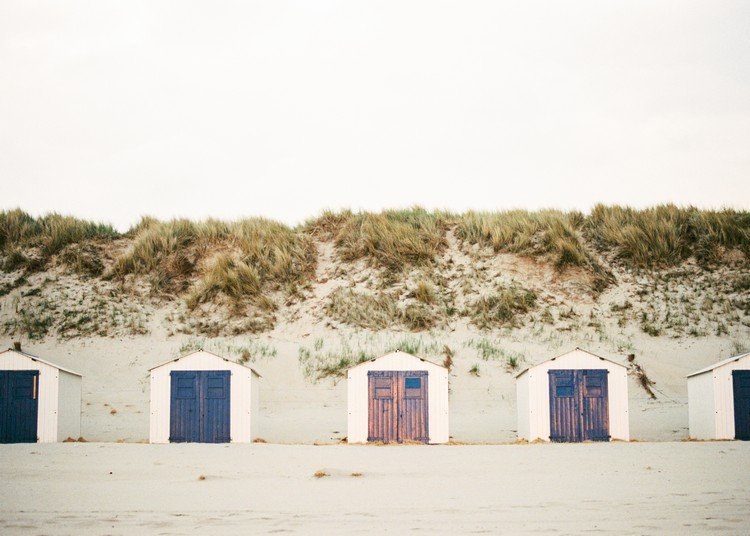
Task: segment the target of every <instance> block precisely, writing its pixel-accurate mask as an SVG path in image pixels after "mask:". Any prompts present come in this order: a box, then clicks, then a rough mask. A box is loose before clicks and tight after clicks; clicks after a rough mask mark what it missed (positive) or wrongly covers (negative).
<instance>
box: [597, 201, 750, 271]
mask: <svg viewBox="0 0 750 536" xmlns="http://www.w3.org/2000/svg"><path fill="white" fill-rule="evenodd" d="M586 230H587V232H588V234H589V235H590V236H591V238H592V239H593V240H594V241H595V242H596V243H597V244H598V245H599V246H601V247H604V248H607V249H611V250H613V251H614V253H615V255H616V256H617V257H618V258H620V259H626V260H629V261H631V262H633V263H634V264H635V265H637V266H674V265H676V264H679V263H681V262H683V261H684V260H686V259H687V258H689V257H691V256H693V257H695V258H696V260H698V261H699V262H700V263H702V264H711V263H717V262H719V261H721V259H722V256H723V254H724V253H725V252H726V251H728V250H731V249H739V250H741V251H743V252H744V254H745V255H746V256H747V255H749V254H750V213H748V212H741V211H735V210H728V209H727V210H721V211H713V210H699V209H697V208H695V207H686V208H681V207H677V206H675V205H660V206H657V207H653V208H647V209H643V210H637V209H633V208H630V207H621V206H609V207H608V206H604V205H597V206H596V207H594V209H593V210H592V212H591V215H590V216H589V218H588V220H587V222H586Z"/></svg>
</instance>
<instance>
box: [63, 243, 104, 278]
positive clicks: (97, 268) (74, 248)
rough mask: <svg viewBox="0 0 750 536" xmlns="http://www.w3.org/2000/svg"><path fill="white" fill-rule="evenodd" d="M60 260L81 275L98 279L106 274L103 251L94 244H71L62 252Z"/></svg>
mask: <svg viewBox="0 0 750 536" xmlns="http://www.w3.org/2000/svg"><path fill="white" fill-rule="evenodd" d="M58 259H59V261H60V262H61V263H62V264H63V265H64V266H66V267H67V268H68V269H69V270H71V271H72V272H74V273H76V274H79V275H83V276H87V277H97V276H100V275H101V274H102V273H103V272H104V263H103V262H102V251H101V249H100V248H97V247H96V246H94V245H93V244H86V243H84V244H70V245H69V246H67V247H66V248H65V249H63V250H62V252H61V253H60V255H59V257H58Z"/></svg>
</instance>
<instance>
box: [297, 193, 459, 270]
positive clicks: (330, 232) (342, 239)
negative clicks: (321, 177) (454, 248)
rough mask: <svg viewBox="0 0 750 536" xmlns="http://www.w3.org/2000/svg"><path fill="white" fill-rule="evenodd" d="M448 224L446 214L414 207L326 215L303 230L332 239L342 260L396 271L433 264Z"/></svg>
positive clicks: (443, 243)
mask: <svg viewBox="0 0 750 536" xmlns="http://www.w3.org/2000/svg"><path fill="white" fill-rule="evenodd" d="M448 225H449V215H448V214H446V213H442V212H429V211H427V210H425V209H422V208H419V207H415V208H411V209H405V210H386V211H383V212H379V213H370V212H363V213H356V214H355V213H352V212H351V211H344V212H341V213H332V212H327V213H324V214H323V215H322V216H321V217H319V218H317V219H315V220H312V221H310V222H308V223H307V224H306V226H305V229H306V230H307V231H308V232H310V233H313V234H318V235H321V234H322V235H327V236H331V237H333V239H334V240H335V243H336V247H337V248H338V251H339V253H340V255H341V258H342V259H343V260H344V261H355V260H359V259H365V260H367V261H369V262H370V263H371V264H373V265H375V266H378V267H381V268H385V269H388V270H392V271H398V270H400V269H401V268H403V267H404V266H419V265H424V264H428V263H430V262H432V261H434V259H435V258H436V257H437V256H438V255H439V254H440V253H441V252H442V251H443V250H444V248H445V246H446V245H447V242H446V239H445V231H446V229H447V226H448Z"/></svg>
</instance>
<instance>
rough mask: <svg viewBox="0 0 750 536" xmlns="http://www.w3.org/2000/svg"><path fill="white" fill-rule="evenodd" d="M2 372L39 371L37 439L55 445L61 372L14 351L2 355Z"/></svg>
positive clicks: (0, 362)
mask: <svg viewBox="0 0 750 536" xmlns="http://www.w3.org/2000/svg"><path fill="white" fill-rule="evenodd" d="M0 370H38V371H39V384H38V385H37V397H38V400H39V405H38V407H39V413H38V417H37V426H36V430H37V437H38V438H39V442H40V443H55V442H56V441H57V439H58V438H57V418H58V415H57V407H58V406H57V404H58V385H59V383H58V379H59V375H60V371H59V370H58V369H56V368H55V367H53V366H50V365H47V364H45V363H42V362H41V361H36V360H34V359H31V358H30V357H28V356H26V355H24V354H21V353H18V352H15V351H13V350H8V351H6V352H3V353H0ZM79 408H80V406H79ZM79 419H80V413H79Z"/></svg>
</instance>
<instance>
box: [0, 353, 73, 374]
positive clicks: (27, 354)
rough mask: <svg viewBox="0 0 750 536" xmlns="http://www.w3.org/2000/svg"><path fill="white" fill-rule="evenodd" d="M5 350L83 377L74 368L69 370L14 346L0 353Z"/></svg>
mask: <svg viewBox="0 0 750 536" xmlns="http://www.w3.org/2000/svg"><path fill="white" fill-rule="evenodd" d="M6 352H13V353H16V354H21V355H22V356H24V357H28V358H29V359H31V360H32V361H39V362H40V363H44V364H45V365H48V366H50V367H52V368H56V369H57V370H62V371H63V372H67V373H68V374H72V375H73V376H78V377H80V378H83V374H81V373H79V372H76V371H75V370H70V369H67V368H65V367H61V366H60V365H55V364H54V363H50V362H49V361H47V360H45V359H42V358H41V357H39V356H35V355H33V354H30V353H28V352H24V351H23V350H16V349H15V348H8V349H7V350H3V351H2V352H0V354H4V353H6Z"/></svg>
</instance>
